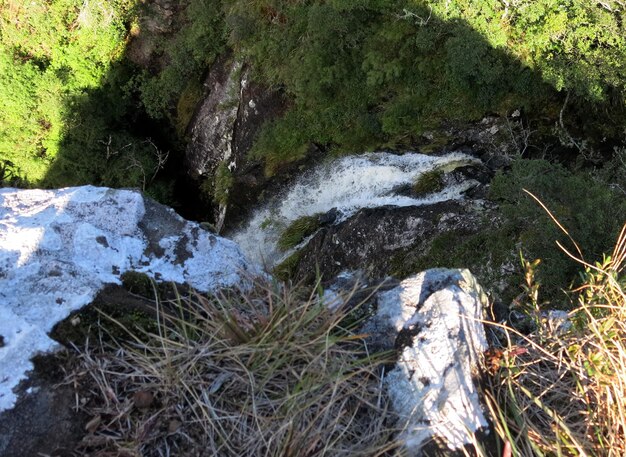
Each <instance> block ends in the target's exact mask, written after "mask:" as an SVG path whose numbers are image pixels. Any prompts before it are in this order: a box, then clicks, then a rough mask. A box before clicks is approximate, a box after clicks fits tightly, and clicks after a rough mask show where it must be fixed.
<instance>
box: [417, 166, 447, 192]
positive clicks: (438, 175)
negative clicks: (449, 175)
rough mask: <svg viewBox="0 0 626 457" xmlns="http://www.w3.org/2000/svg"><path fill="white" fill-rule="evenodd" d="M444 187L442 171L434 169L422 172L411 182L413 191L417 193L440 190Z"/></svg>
mask: <svg viewBox="0 0 626 457" xmlns="http://www.w3.org/2000/svg"><path fill="white" fill-rule="evenodd" d="M443 188H444V183H443V171H442V170H439V169H436V170H430V171H427V172H425V173H422V174H421V175H419V176H418V177H417V179H416V180H415V182H414V183H413V192H415V193H416V194H417V195H426V194H432V193H435V192H440V191H442V190H443Z"/></svg>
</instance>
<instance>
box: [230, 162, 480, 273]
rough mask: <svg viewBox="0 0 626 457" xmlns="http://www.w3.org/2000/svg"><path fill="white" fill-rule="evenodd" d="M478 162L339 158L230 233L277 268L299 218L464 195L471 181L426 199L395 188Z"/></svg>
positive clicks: (253, 257) (256, 257)
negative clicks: (281, 242)
mask: <svg viewBox="0 0 626 457" xmlns="http://www.w3.org/2000/svg"><path fill="white" fill-rule="evenodd" d="M476 162H477V159H475V158H473V157H471V156H469V155H467V154H462V153H458V152H453V153H449V154H446V155H443V156H437V157H435V156H427V155H424V154H418V153H406V154H403V155H396V154H391V153H386V152H373V153H366V154H361V155H355V156H348V157H343V158H339V159H336V160H334V161H332V162H330V163H327V164H322V165H319V166H317V167H315V168H314V169H312V170H310V171H309V172H307V173H304V174H303V175H302V176H300V177H299V178H297V179H296V181H295V183H294V184H293V185H292V186H291V187H290V188H289V189H287V190H285V191H284V192H283V193H282V194H280V195H278V196H277V197H276V198H274V199H273V200H272V201H271V202H269V203H268V204H267V205H265V206H264V207H262V208H260V209H258V210H257V211H256V212H255V213H254V214H253V215H252V217H251V218H250V219H249V221H248V222H247V223H246V224H245V225H244V227H243V228H242V229H241V230H239V231H237V232H235V233H234V234H232V235H231V237H232V239H233V240H234V241H236V242H237V243H238V244H239V246H240V247H241V249H242V250H243V251H244V253H245V254H246V255H247V256H248V257H249V258H250V259H251V260H253V261H255V262H258V263H260V264H262V265H265V266H268V267H273V266H275V265H276V264H278V263H279V262H280V261H281V260H282V259H283V258H284V257H285V256H286V255H288V254H289V253H282V252H280V250H279V249H278V248H277V241H278V239H279V237H280V234H281V233H282V232H283V231H284V230H285V229H286V228H287V227H288V226H289V224H291V223H292V222H293V221H295V220H296V219H298V218H300V217H302V216H312V215H315V214H320V213H321V214H323V213H327V212H328V211H330V210H331V209H333V208H336V210H337V215H338V216H337V219H336V220H335V223H338V222H341V221H343V220H345V219H347V218H348V217H350V216H351V215H353V214H354V213H356V212H357V211H358V210H359V209H361V208H374V207H379V206H385V205H392V206H418V205H426V204H432V203H435V202H440V201H445V200H451V199H460V198H462V196H463V192H464V191H465V190H467V189H468V187H471V186H472V185H473V183H472V182H469V181H466V182H463V183H461V184H452V185H447V186H446V187H445V188H444V189H443V190H442V191H440V192H436V193H433V194H430V195H427V196H424V197H423V198H418V197H412V196H407V195H400V194H398V193H396V192H395V190H397V189H398V188H400V187H402V186H406V185H411V184H413V183H414V182H415V181H416V180H417V179H418V178H419V176H420V175H421V174H423V173H425V172H428V171H431V170H434V169H443V170H444V171H449V170H452V169H454V168H455V167H457V166H460V165H466V164H469V163H476ZM306 241H308V240H305V241H304V242H305V243H306Z"/></svg>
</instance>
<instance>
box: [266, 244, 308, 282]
mask: <svg viewBox="0 0 626 457" xmlns="http://www.w3.org/2000/svg"><path fill="white" fill-rule="evenodd" d="M300 260H302V252H300V251H296V252H294V253H293V254H291V255H290V256H289V257H287V258H286V259H285V260H283V261H282V262H281V263H279V264H278V265H276V266H275V267H274V270H272V274H273V275H274V276H276V277H277V278H278V279H280V280H281V281H289V280H290V279H292V278H293V277H294V276H295V274H296V271H297V270H298V266H299V265H300Z"/></svg>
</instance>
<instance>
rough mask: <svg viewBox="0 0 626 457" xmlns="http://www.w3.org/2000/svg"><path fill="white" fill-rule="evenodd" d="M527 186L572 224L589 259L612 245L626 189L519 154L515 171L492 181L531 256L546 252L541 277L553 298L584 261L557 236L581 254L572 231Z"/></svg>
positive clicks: (493, 193)
mask: <svg viewBox="0 0 626 457" xmlns="http://www.w3.org/2000/svg"><path fill="white" fill-rule="evenodd" d="M523 189H526V190H528V191H530V192H532V193H533V194H534V195H535V196H536V197H537V198H539V199H540V200H541V201H542V202H543V203H544V204H545V206H546V207H547V208H548V209H549V210H550V211H551V212H552V213H553V214H554V216H555V217H556V218H557V219H558V220H559V222H560V223H561V224H562V225H563V226H565V227H567V228H568V230H569V233H570V235H571V237H572V238H573V239H575V240H577V243H578V245H579V246H580V248H581V251H582V254H583V256H584V258H586V259H593V258H600V257H601V255H602V253H603V252H606V251H608V250H609V249H610V247H611V240H613V239H615V238H616V237H617V234H618V233H619V230H620V228H621V225H622V223H623V221H625V220H626V200H625V199H624V198H623V194H620V193H619V192H618V191H616V189H614V188H612V187H611V186H609V185H608V184H607V183H606V182H603V181H602V180H599V179H597V178H595V177H594V176H593V175H592V174H590V173H588V172H586V171H578V172H572V171H568V170H567V169H565V168H564V167H563V166H561V165H557V164H551V163H549V162H547V161H545V160H518V161H516V162H514V163H513V165H512V168H511V170H510V172H499V173H498V174H497V175H496V177H495V178H494V180H493V182H492V184H491V190H490V197H491V198H492V199H494V200H495V201H497V202H498V203H499V205H500V209H501V211H502V215H503V216H504V219H505V221H506V224H508V225H509V226H510V227H511V228H512V231H513V233H514V234H515V236H514V238H513V239H511V243H512V244H514V243H520V245H521V247H522V249H523V250H524V252H525V257H526V258H531V259H535V258H541V259H542V260H543V262H542V267H540V268H539V269H538V272H537V277H538V279H539V281H540V282H541V283H542V284H543V285H544V294H545V295H546V297H548V298H553V297H555V295H556V294H557V293H559V291H560V290H562V289H566V288H568V286H569V285H570V284H571V282H572V281H573V280H574V279H575V278H576V277H577V273H578V270H579V266H578V265H577V264H576V263H575V262H573V261H572V260H571V259H570V258H568V257H567V256H566V255H565V254H563V252H561V250H560V249H559V248H558V247H557V246H556V244H555V241H558V242H560V243H561V244H562V245H563V246H566V247H567V249H568V250H570V251H571V252H572V253H574V254H576V255H578V254H577V251H576V248H575V247H574V246H573V244H572V242H571V241H570V239H569V237H567V236H566V235H565V234H564V233H563V232H562V231H561V230H559V229H558V227H556V226H555V224H554V223H553V222H552V221H551V220H550V218H549V216H548V215H547V214H546V212H545V211H544V210H543V209H542V208H541V207H540V206H539V205H538V204H537V203H536V202H535V201H534V200H533V199H532V198H530V197H529V196H528V195H527V194H526V193H525V192H524V190H523Z"/></svg>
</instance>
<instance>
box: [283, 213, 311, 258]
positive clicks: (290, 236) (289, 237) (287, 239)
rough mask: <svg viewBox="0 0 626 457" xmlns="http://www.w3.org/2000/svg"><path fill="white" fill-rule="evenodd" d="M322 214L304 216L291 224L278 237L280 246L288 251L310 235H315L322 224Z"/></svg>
mask: <svg viewBox="0 0 626 457" xmlns="http://www.w3.org/2000/svg"><path fill="white" fill-rule="evenodd" d="M320 216H321V214H314V215H313V216H302V217H299V218H298V219H296V220H295V221H293V222H292V223H291V224H289V226H288V227H287V228H286V229H285V230H284V231H283V233H282V234H281V235H280V238H279V239H278V248H279V249H280V250H281V251H288V250H289V249H292V248H294V247H296V246H297V245H298V244H300V243H301V242H302V241H304V239H305V238H307V237H308V236H311V235H313V234H314V233H315V232H316V230H317V229H319V228H320V227H321V226H322V223H321V221H320Z"/></svg>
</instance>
